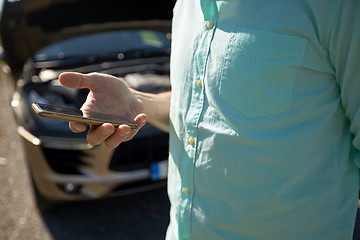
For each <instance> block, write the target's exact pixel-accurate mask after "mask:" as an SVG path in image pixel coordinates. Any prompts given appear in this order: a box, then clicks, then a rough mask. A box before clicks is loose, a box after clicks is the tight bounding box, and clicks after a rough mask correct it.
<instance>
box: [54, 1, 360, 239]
mask: <svg viewBox="0 0 360 240" xmlns="http://www.w3.org/2000/svg"><path fill="white" fill-rule="evenodd" d="M359 24H360V2H359V1H357V0H343V1H339V0H294V1H283V0H273V1H253V0H252V1H246V0H237V1H236V0H230V1H215V0H198V1H196V0H179V1H178V2H177V4H176V6H175V8H174V18H173V40H172V55H171V84H172V92H171V93H170V92H168V93H163V94H160V95H152V94H145V93H141V92H137V91H134V90H131V89H130V90H129V89H128V88H127V87H126V85H125V84H124V83H123V82H122V81H121V80H118V79H117V78H114V77H111V76H108V75H102V74H90V75H81V74H77V73H64V74H62V75H61V76H60V82H61V83H62V84H63V85H65V86H68V87H72V88H89V89H90V90H91V92H90V94H89V96H88V99H87V101H86V102H85V104H84V105H83V109H84V110H90V109H91V110H96V111H103V112H107V113H120V112H121V113H126V114H128V115H129V116H132V117H133V118H134V121H135V122H136V123H137V124H139V126H140V127H141V126H143V124H144V123H145V122H146V121H148V122H149V123H151V124H153V125H154V126H157V127H159V128H160V129H163V130H165V131H169V132H170V154H169V179H168V193H169V198H170V201H171V212H170V217H171V221H170V225H169V227H168V231H167V239H170V240H175V239H212V240H213V239H277V240H279V239H292V240H295V239H306V240H308V239H327V240H328V239H341V240H343V239H351V238H352V231H353V227H354V221H355V214H356V209H357V202H358V198H357V194H358V186H359V169H358V167H359V166H360V154H359V149H360V93H359V89H360V25H359ZM170 99H171V100H170ZM169 116H170V121H169ZM70 128H71V129H72V130H73V131H75V132H78V131H84V130H85V126H84V125H81V124H79V123H74V122H71V123H70ZM134 134H136V131H131V130H130V128H129V127H127V126H120V127H119V128H117V129H114V128H113V127H112V126H111V125H110V124H103V125H102V126H99V127H95V126H92V127H91V130H90V131H89V133H88V142H89V143H90V144H93V145H96V144H100V143H102V142H103V141H104V143H105V144H106V146H108V147H110V148H112V147H115V146H117V145H118V144H120V143H121V142H123V141H128V140H130V139H131V138H132V137H133V136H134Z"/></svg>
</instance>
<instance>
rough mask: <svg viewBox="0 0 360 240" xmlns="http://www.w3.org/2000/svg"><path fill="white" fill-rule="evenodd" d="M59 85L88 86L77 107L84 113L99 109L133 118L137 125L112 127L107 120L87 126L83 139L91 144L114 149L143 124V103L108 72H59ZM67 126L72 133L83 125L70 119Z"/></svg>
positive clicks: (82, 127)
mask: <svg viewBox="0 0 360 240" xmlns="http://www.w3.org/2000/svg"><path fill="white" fill-rule="evenodd" d="M59 81H60V83H61V84H62V85H64V86H66V87H69V88H76V89H80V88H88V89H89V90H90V92H89V94H88V96H87V99H86V101H85V103H84V104H83V106H82V107H81V110H82V111H83V112H84V113H86V112H91V111H92V112H100V113H106V114H114V115H122V116H126V117H127V118H129V119H134V122H135V123H136V124H137V125H138V127H137V129H135V130H132V129H131V128H130V127H129V126H127V125H121V126H119V127H117V128H115V127H114V126H113V125H111V124H109V123H104V124H102V125H98V126H95V125H91V126H90V130H89V132H88V135H87V141H88V143H89V144H91V145H98V144H101V143H102V142H104V143H105V145H106V147H108V148H115V147H117V146H118V145H119V144H120V143H121V142H125V141H128V140H130V139H131V138H133V136H134V135H135V134H136V133H137V132H138V131H139V129H140V128H141V127H142V126H144V125H145V123H146V121H147V115H146V114H144V113H143V111H144V106H143V103H142V101H140V100H139V99H138V98H137V97H136V96H135V94H134V93H133V92H131V91H130V90H129V88H128V86H127V85H126V83H125V82H124V81H123V80H121V79H119V78H117V77H114V76H112V75H107V74H100V73H91V74H81V73H72V72H67V73H62V74H61V75H60V77H59ZM69 127H70V129H71V130H72V131H73V132H83V131H85V130H86V127H87V126H86V124H83V123H78V122H70V123H69Z"/></svg>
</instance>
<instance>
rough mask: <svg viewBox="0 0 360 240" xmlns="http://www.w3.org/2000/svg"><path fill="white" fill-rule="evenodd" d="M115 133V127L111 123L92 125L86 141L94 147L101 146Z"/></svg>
mask: <svg viewBox="0 0 360 240" xmlns="http://www.w3.org/2000/svg"><path fill="white" fill-rule="evenodd" d="M114 132H115V127H114V126H113V125H111V124H110V123H104V124H102V125H99V126H95V125H91V127H90V130H89V132H88V134H87V137H86V141H87V142H88V143H89V144H90V145H93V146H96V145H99V144H100V143H102V142H103V141H105V139H107V138H108V137H110V136H111V135H112V134H113V133H114Z"/></svg>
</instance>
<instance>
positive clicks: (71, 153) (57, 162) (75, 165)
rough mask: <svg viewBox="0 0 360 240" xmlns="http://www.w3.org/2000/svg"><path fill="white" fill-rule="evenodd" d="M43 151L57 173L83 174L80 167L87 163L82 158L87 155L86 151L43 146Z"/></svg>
mask: <svg viewBox="0 0 360 240" xmlns="http://www.w3.org/2000/svg"><path fill="white" fill-rule="evenodd" d="M43 153H44V155H45V158H46V160H47V162H48V163H49V165H50V167H51V169H52V170H53V171H54V172H56V173H60V174H81V172H80V171H79V169H80V167H82V166H85V165H87V164H86V163H85V162H84V161H82V160H81V159H82V158H83V157H84V156H86V153H85V151H78V150H57V149H50V148H43Z"/></svg>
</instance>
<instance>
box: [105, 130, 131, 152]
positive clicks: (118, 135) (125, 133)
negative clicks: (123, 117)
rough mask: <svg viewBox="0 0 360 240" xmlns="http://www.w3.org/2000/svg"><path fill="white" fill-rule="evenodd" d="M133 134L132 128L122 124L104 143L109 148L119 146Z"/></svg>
mask: <svg viewBox="0 0 360 240" xmlns="http://www.w3.org/2000/svg"><path fill="white" fill-rule="evenodd" d="M130 135H131V128H130V127H129V126H127V125H121V126H119V127H118V128H116V129H115V132H114V134H113V135H111V136H110V137H109V138H107V139H106V140H105V141H104V143H105V146H106V147H107V148H109V149H112V148H115V147H117V146H118V145H119V144H120V143H122V142H125V141H127V140H129V136H130Z"/></svg>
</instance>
